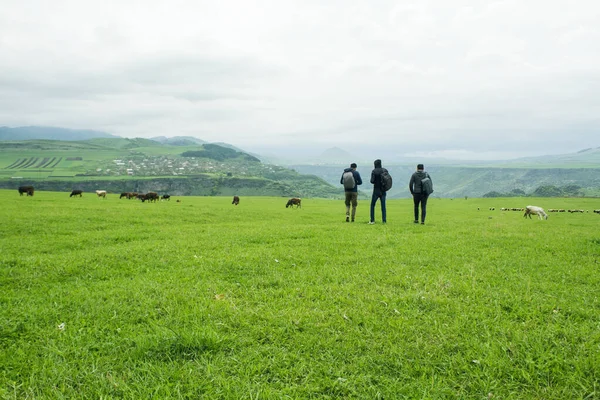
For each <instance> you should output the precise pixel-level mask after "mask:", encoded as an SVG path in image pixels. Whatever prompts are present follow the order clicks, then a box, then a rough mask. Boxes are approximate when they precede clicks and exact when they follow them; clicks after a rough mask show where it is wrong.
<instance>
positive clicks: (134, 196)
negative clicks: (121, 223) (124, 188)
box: [127, 192, 138, 200]
mask: <svg viewBox="0 0 600 400" xmlns="http://www.w3.org/2000/svg"><path fill="white" fill-rule="evenodd" d="M137 196H138V194H137V192H129V193H127V199H128V200H131V199H135V198H137Z"/></svg>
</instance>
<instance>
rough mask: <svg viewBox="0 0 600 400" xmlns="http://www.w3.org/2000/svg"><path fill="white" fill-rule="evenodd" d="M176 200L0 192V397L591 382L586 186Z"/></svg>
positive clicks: (495, 387)
mask: <svg viewBox="0 0 600 400" xmlns="http://www.w3.org/2000/svg"><path fill="white" fill-rule="evenodd" d="M176 199H177V198H173V199H172V200H171V201H170V202H159V203H155V204H147V203H143V204H142V203H141V202H139V201H135V200H125V199H123V200H119V199H118V195H115V194H109V195H108V197H107V199H105V200H104V199H99V198H97V197H96V196H95V195H94V194H92V193H85V194H84V196H83V198H69V193H56V192H42V191H36V193H35V196H34V197H25V196H23V197H19V195H18V193H17V191H16V190H0V204H2V207H1V208H0V289H1V290H0V344H1V345H0V398H4V399H25V398H32V399H33V398H39V399H41V398H94V399H96V398H107V399H108V398H111V399H112V398H132V399H133V398H135V399H147V398H159V399H163V398H207V399H259V398H260V399H280V398H361V399H363V398H364V399H377V398H385V399H398V398H457V399H584V398H590V399H591V398H599V397H600V368H599V366H600V230H599V229H598V227H599V226H600V215H598V214H593V213H592V210H593V209H598V208H600V200H598V199H548V198H545V199H519V198H510V199H468V200H464V199H461V200H458V199H455V200H449V199H442V200H440V199H432V200H431V201H430V204H429V216H428V220H427V224H426V225H424V226H421V225H415V224H413V223H412V219H413V217H412V204H411V202H410V201H409V200H391V201H389V202H388V224H387V225H382V224H380V223H379V221H380V217H379V216H380V214H378V215H379V216H378V223H377V224H375V225H368V224H366V222H367V220H368V208H369V207H368V202H367V201H361V202H360V203H359V211H358V221H357V222H356V223H353V224H352V223H345V222H343V221H344V211H345V209H344V205H343V202H342V201H341V200H337V201H333V200H318V199H303V204H302V208H300V209H295V208H294V209H286V208H285V203H286V200H287V199H284V198H267V197H242V198H241V202H240V205H239V206H237V207H236V206H233V205H231V198H229V197H228V198H223V197H183V198H180V199H181V202H180V203H177V202H176V201H175V200H176ZM527 204H534V205H539V206H542V207H545V208H565V209H570V208H576V209H585V210H589V213H584V214H569V213H564V214H554V213H553V214H550V216H549V219H548V220H547V221H541V220H537V219H533V220H525V219H524V218H523V217H522V212H501V211H499V209H500V207H525V206H526V205H527ZM490 206H494V207H495V208H496V210H495V211H490V210H489V207H490ZM478 208H479V209H480V210H479V211H478Z"/></svg>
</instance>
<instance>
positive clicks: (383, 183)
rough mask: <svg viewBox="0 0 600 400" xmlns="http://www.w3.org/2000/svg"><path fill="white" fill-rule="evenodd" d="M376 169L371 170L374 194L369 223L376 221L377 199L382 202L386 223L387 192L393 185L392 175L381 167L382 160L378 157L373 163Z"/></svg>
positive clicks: (383, 220) (383, 218)
mask: <svg viewBox="0 0 600 400" xmlns="http://www.w3.org/2000/svg"><path fill="white" fill-rule="evenodd" d="M373 164H374V166H375V169H374V170H373V171H371V183H372V184H373V195H372V196H371V220H370V221H369V224H371V225H373V224H374V223H375V204H376V203H377V199H379V201H380V202H381V221H382V222H383V223H384V224H385V223H386V222H387V221H386V213H385V193H386V192H387V191H388V190H389V189H390V188H391V187H392V177H391V176H390V174H389V173H388V170H387V169H385V168H382V167H381V160H379V159H377V160H375V162H374V163H373Z"/></svg>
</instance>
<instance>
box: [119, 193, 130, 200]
mask: <svg viewBox="0 0 600 400" xmlns="http://www.w3.org/2000/svg"><path fill="white" fill-rule="evenodd" d="M123 197H125V198H126V199H128V198H129V192H123V193H121V195H120V196H119V200H120V199H122V198H123Z"/></svg>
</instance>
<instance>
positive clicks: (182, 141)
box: [150, 136, 208, 146]
mask: <svg viewBox="0 0 600 400" xmlns="http://www.w3.org/2000/svg"><path fill="white" fill-rule="evenodd" d="M150 140H154V141H155V142H159V143H162V144H169V145H171V146H192V145H195V144H205V143H208V142H206V141H204V140H202V139H198V138H196V137H193V136H171V137H167V136H156V137H152V138H150Z"/></svg>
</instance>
